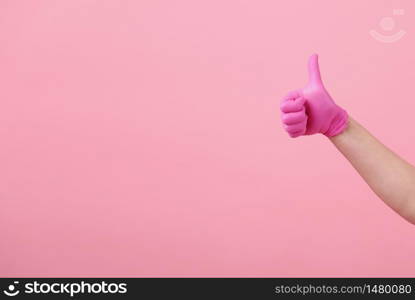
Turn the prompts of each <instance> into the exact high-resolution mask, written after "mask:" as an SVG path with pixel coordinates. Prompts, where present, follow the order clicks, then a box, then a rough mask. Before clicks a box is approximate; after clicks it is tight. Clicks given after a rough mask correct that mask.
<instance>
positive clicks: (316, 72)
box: [308, 54, 323, 85]
mask: <svg viewBox="0 0 415 300" xmlns="http://www.w3.org/2000/svg"><path fill="white" fill-rule="evenodd" d="M308 78H309V83H314V84H319V85H322V84H323V82H322V81H321V76H320V67H319V66H318V55H317V54H313V55H311V56H310V58H309V59H308Z"/></svg>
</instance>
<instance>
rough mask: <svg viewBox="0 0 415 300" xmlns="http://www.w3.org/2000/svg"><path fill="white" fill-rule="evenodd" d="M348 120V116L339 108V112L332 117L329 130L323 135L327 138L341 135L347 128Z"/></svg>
mask: <svg viewBox="0 0 415 300" xmlns="http://www.w3.org/2000/svg"><path fill="white" fill-rule="evenodd" d="M348 120H349V115H348V114H347V112H346V111H345V110H344V109H343V108H341V107H339V112H338V113H337V114H336V116H335V117H334V119H333V121H332V122H331V125H330V128H329V129H328V130H327V131H326V132H325V133H324V135H325V136H327V137H333V136H336V135H338V134H340V133H342V132H343V131H344V130H345V129H346V128H347V121H348Z"/></svg>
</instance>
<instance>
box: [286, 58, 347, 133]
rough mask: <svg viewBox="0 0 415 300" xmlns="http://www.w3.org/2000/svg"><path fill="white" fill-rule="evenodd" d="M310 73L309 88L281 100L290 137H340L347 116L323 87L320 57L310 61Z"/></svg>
mask: <svg viewBox="0 0 415 300" xmlns="http://www.w3.org/2000/svg"><path fill="white" fill-rule="evenodd" d="M308 74H309V82H308V84H307V86H306V87H305V88H303V89H299V90H295V91H292V92H290V93H288V94H287V96H285V97H284V98H283V100H282V103H281V113H282V116H281V119H282V123H283V124H284V128H285V130H286V131H287V132H288V134H289V135H290V136H291V137H298V136H300V135H311V134H315V133H322V134H324V135H326V136H328V137H332V136H335V135H338V134H340V133H341V132H343V130H344V129H346V127H347V120H348V115H347V112H346V111H345V110H344V109H342V108H341V107H339V106H338V105H337V104H336V103H334V101H333V99H332V98H331V97H330V95H329V93H328V92H327V91H326V89H325V88H324V85H323V82H322V80H321V76H320V69H319V66H318V56H317V54H313V55H312V56H311V57H310V58H309V61H308Z"/></svg>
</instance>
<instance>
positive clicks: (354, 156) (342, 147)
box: [330, 118, 415, 224]
mask: <svg viewBox="0 0 415 300" xmlns="http://www.w3.org/2000/svg"><path fill="white" fill-rule="evenodd" d="M330 140H331V141H332V142H333V144H334V145H335V146H336V147H337V149H338V150H339V151H340V152H341V153H342V154H343V155H344V156H345V157H346V158H347V159H348V160H349V162H350V163H351V164H352V165H353V167H354V168H355V169H356V170H357V172H359V174H360V175H361V176H362V177H363V179H364V180H365V181H366V182H367V184H368V185H369V186H370V187H371V189H372V190H373V191H374V192H375V193H376V194H377V195H378V196H379V197H380V198H381V199H382V200H383V201H384V202H385V203H386V204H387V205H389V206H390V207H391V208H392V209H394V210H395V211H396V212H397V213H399V214H400V215H401V216H403V217H404V218H405V219H407V220H408V221H409V222H411V223H414V224H415V168H414V167H413V166H412V165H410V164H409V163H407V162H406V161H404V160H403V159H402V158H400V157H399V156H398V155H396V154H395V153H393V152H392V151H391V150H389V149H388V148H387V147H386V146H384V145H383V144H382V143H380V142H379V141H378V140H377V139H376V138H375V137H373V136H372V135H371V134H370V133H369V132H368V131H367V130H366V129H365V128H364V127H363V126H361V125H360V124H358V123H357V122H356V121H354V120H353V119H351V118H350V119H349V123H348V126H347V129H346V130H345V131H344V132H343V133H341V134H339V135H337V136H334V137H332V138H330Z"/></svg>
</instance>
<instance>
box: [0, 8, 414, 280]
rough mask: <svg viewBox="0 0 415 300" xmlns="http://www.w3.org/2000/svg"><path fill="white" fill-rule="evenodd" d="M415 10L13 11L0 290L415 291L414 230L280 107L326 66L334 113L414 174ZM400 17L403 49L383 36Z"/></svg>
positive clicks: (0, 65)
mask: <svg viewBox="0 0 415 300" xmlns="http://www.w3.org/2000/svg"><path fill="white" fill-rule="evenodd" d="M397 8H400V9H404V11H405V14H404V15H401V16H393V9H397ZM414 11H415V2H414V1H410V0H408V1H329V0H327V1H305V0H304V1H292V0H290V1H275V0H273V1H236V0H232V1H219V0H218V1H193V0H188V1H161V0H160V1H155V0H152V1H133V0H131V1H125V0H123V1H118V0H113V1H103V0H100V1H98V0H95V1H92V0H82V1H81V0H75V1H54V0H53V1H52V0H50V1H49V0H48V1H46V0H44V1H34V0H33V1H12V0H3V1H1V2H0V45H1V46H0V80H1V81H0V82H1V83H0V99H1V100H0V101H1V102H0V103H1V108H0V121H1V125H0V140H1V147H0V166H1V172H0V201H1V210H0V228H1V229H0V241H1V242H0V243H1V246H0V275H1V276H414V275H415V260H414V259H413V254H414V253H415V227H414V226H413V225H410V224H409V223H406V222H405V221H404V220H403V219H401V218H400V217H399V216H398V215H396V214H395V213H394V212H392V211H391V210H390V209H389V208H388V207H386V206H385V205H384V204H383V203H382V202H381V201H380V200H379V199H378V198H377V197H376V196H375V195H374V194H373V193H372V192H371V191H370V190H369V188H368V187H367V186H366V184H365V183H364V182H363V181H362V180H361V179H360V178H359V177H358V175H357V173H355V171H354V170H353V169H352V167H351V166H350V165H349V164H348V163H347V162H346V160H345V159H343V158H342V157H341V155H340V154H339V153H338V152H337V151H336V150H335V148H334V147H333V146H332V145H331V144H330V143H329V141H328V140H327V139H326V138H324V137H322V136H313V137H305V138H300V139H295V140H293V139H290V138H288V136H287V135H286V133H285V132H284V131H283V130H282V128H281V126H280V123H279V111H278V106H279V99H280V97H281V96H282V95H283V94H285V93H286V92H287V91H289V90H291V89H294V88H299V87H302V86H303V85H304V84H305V83H306V80H307V72H306V62H307V58H308V56H309V55H310V54H311V53H313V52H317V53H319V54H320V62H321V69H322V75H323V79H324V81H325V83H326V85H327V87H328V89H329V90H330V92H331V94H332V96H333V97H334V98H335V99H336V101H337V102H338V103H339V104H341V105H342V106H344V107H345V108H346V109H347V110H348V111H349V112H350V114H351V115H352V116H353V117H354V118H356V119H357V120H359V121H360V122H361V123H363V124H364V125H365V126H367V128H368V129H369V130H371V131H372V132H373V133H374V134H375V135H376V136H378V137H379V138H380V139H381V140H382V141H383V142H385V143H386V144H387V145H389V146H390V147H391V148H392V149H394V150H396V151H397V152H398V153H400V154H401V155H402V156H403V157H405V158H407V159H408V160H409V161H412V162H415V154H414V153H415V131H414V130H413V128H414V126H415V120H414V118H413V111H414V109H415V104H414V103H415V98H414V96H413V93H412V91H413V85H414V69H415V58H414V57H415V56H414V52H415V51H414V50H415V41H414V34H413V33H414V26H415V17H414ZM385 16H392V17H394V19H395V21H396V22H397V23H396V29H404V30H406V31H407V34H406V35H405V36H404V37H403V38H402V39H401V40H400V41H398V42H396V43H392V44H385V43H381V42H378V41H376V40H374V39H373V38H372V37H371V36H370V35H369V30H371V29H377V30H378V31H379V32H380V33H382V29H380V27H379V21H380V19H381V18H382V17H385ZM397 108H398V109H399V110H398V111H396V109H397Z"/></svg>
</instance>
